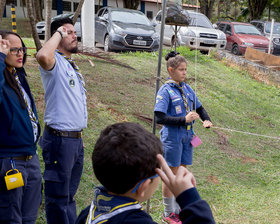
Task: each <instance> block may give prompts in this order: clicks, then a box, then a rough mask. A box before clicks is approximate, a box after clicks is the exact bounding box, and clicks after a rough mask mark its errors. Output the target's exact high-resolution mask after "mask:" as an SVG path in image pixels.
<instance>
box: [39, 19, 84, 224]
mask: <svg viewBox="0 0 280 224" xmlns="http://www.w3.org/2000/svg"><path fill="white" fill-rule="evenodd" d="M51 34H52V37H51V38H50V39H49V40H48V41H47V42H46V43H45V44H44V46H43V47H42V48H41V49H40V51H39V52H38V53H37V56H36V58H37V61H38V62H39V64H40V66H39V68H40V72H41V78H42V83H43V86H44V90H45V103H46V110H45V115H44V121H45V130H44V134H43V136H42V137H41V139H40V141H39V145H40V146H41V148H42V150H43V159H44V162H45V171H44V175H43V177H44V180H45V207H46V216H47V221H48V223H49V224H56V223H59V224H63V223H67V224H72V223H75V220H76V217H77V215H76V203H75V200H74V195H75V194H76V191H77V189H78V186H79V182H80V178H81V175H82V169H83V159H84V151H83V141H82V130H83V129H84V128H86V126H87V107H86V90H85V81H84V79H83V76H82V75H81V73H80V72H79V68H78V66H77V65H76V64H75V62H74V61H73V59H72V58H71V55H72V53H77V51H78V47H77V44H78V41H77V36H76V31H75V29H74V26H73V22H72V20H71V19H69V18H63V19H60V20H55V21H53V22H52V24H51Z"/></svg>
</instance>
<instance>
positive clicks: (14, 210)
mask: <svg viewBox="0 0 280 224" xmlns="http://www.w3.org/2000/svg"><path fill="white" fill-rule="evenodd" d="M14 162H15V165H16V167H15V168H16V169H18V171H19V172H21V174H22V178H23V182H24V186H23V187H19V188H15V189H12V190H7V189H6V185H5V182H4V180H3V179H4V176H5V175H6V172H7V171H8V170H10V169H12V167H11V161H10V159H9V158H4V159H1V158H0V177H1V180H0V223H10V224H11V223H13V224H14V223H17V224H21V223H23V224H34V223H35V221H36V218H37V213H38V209H39V206H40V204H41V202H42V176H41V170H40V163H39V159H38V155H36V154H35V155H34V156H33V157H32V159H30V160H28V161H25V160H14Z"/></svg>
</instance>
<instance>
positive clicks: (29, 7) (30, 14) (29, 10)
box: [26, 0, 42, 51]
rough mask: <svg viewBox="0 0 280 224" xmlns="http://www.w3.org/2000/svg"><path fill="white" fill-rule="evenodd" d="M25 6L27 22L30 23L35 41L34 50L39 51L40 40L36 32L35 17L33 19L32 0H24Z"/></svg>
mask: <svg viewBox="0 0 280 224" xmlns="http://www.w3.org/2000/svg"><path fill="white" fill-rule="evenodd" d="M26 7H27V13H28V17H29V22H30V25H31V30H32V36H33V39H34V42H35V46H36V50H37V51H39V50H40V49H41V47H42V45H41V42H40V40H39V36H38V33H37V31H36V24H35V19H34V14H33V11H32V0H26Z"/></svg>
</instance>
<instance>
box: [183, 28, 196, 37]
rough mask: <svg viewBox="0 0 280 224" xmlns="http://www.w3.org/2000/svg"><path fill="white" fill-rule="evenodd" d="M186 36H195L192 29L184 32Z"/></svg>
mask: <svg viewBox="0 0 280 224" xmlns="http://www.w3.org/2000/svg"><path fill="white" fill-rule="evenodd" d="M185 35H186V36H190V37H195V33H194V32H193V31H192V30H188V31H187V32H186V33H185Z"/></svg>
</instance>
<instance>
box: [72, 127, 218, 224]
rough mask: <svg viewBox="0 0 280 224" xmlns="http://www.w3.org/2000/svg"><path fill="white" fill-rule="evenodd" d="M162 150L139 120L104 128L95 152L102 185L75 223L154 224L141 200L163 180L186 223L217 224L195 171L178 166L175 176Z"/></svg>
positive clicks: (95, 160)
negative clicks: (203, 198)
mask: <svg viewBox="0 0 280 224" xmlns="http://www.w3.org/2000/svg"><path fill="white" fill-rule="evenodd" d="M161 154H162V146H161V142H160V140H159V139H158V138H157V137H156V136H155V135H153V134H152V133H150V132H148V131H147V130H146V129H144V128H143V127H141V126H140V125H138V124H135V123H128V122H125V123H117V124H113V125H110V126H108V127H107V128H105V129H104V130H103V131H102V132H101V134H100V136H99V139H98V140H97V142H96V144H95V148H94V151H93V154H92V164H93V170H94V173H95V176H96V178H97V179H98V180H99V182H100V183H101V184H102V185H103V186H102V187H97V188H96V189H95V195H94V200H93V201H92V203H91V205H90V206H88V207H87V208H86V209H84V210H83V211H82V212H81V214H80V215H79V217H78V219H77V220H76V224H81V223H83V224H84V223H88V224H93V223H96V224H97V223H99V224H101V223H106V224H109V223H127V224H128V223H129V224H130V223H141V224H144V223H145V224H146V223H155V222H154V221H153V220H152V217H151V216H150V215H149V214H147V213H146V212H145V211H143V208H142V206H141V205H140V204H139V203H140V202H143V201H146V200H148V199H149V198H150V197H151V196H152V195H153V194H154V192H155V191H156V189H157V187H158V185H159V182H160V178H161V179H162V181H163V182H164V183H165V184H166V185H167V186H168V188H169V189H170V190H171V191H172V193H173V194H174V195H175V197H176V200H177V202H178V204H179V205H180V207H181V209H182V211H181V212H180V219H181V221H182V223H184V224H186V223H215V221H214V218H213V215H212V212H211V209H210V207H209V205H208V203H207V202H206V201H204V200H201V199H200V196H199V193H198V191H197V190H196V188H195V185H196V182H195V179H194V176H193V175H192V173H190V172H189V171H188V170H187V169H186V168H184V167H179V169H178V172H177V174H176V175H174V174H173V172H172V171H171V169H170V168H169V167H168V165H167V163H166V162H165V160H164V158H163V157H162V155H161ZM160 167H161V168H160Z"/></svg>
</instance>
